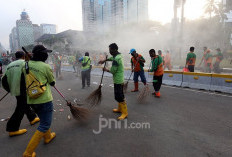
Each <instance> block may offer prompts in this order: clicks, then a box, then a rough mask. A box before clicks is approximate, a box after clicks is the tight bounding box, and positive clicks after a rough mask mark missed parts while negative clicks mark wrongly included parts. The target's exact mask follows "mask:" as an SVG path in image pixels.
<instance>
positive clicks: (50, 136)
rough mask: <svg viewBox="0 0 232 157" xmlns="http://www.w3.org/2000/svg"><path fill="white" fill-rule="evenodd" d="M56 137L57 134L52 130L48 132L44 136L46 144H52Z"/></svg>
mask: <svg viewBox="0 0 232 157" xmlns="http://www.w3.org/2000/svg"><path fill="white" fill-rule="evenodd" d="M55 137H56V133H55V132H52V133H51V129H49V130H48V131H47V132H45V134H44V143H45V144H48V143H50V142H51V141H52V140H53V139H54V138H55Z"/></svg>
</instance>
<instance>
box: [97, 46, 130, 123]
mask: <svg viewBox="0 0 232 157" xmlns="http://www.w3.org/2000/svg"><path fill="white" fill-rule="evenodd" d="M109 51H110V54H111V55H112V57H110V58H108V59H107V60H103V61H99V64H103V63H105V62H106V61H112V67H111V68H110V70H109V69H107V68H103V70H104V71H107V72H109V73H111V74H113V81H114V98H115V100H116V101H117V102H118V108H117V109H113V112H116V113H122V115H121V116H120V117H118V119H119V120H123V119H125V118H126V117H127V116H128V112H127V104H126V100H125V97H124V93H123V85H124V64H123V57H122V54H121V53H119V52H118V46H117V44H115V43H112V44H110V45H109Z"/></svg>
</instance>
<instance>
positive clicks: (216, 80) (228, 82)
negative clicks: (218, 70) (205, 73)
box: [210, 74, 232, 93]
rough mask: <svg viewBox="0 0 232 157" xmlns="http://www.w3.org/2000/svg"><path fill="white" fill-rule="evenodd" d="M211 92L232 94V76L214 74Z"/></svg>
mask: <svg viewBox="0 0 232 157" xmlns="http://www.w3.org/2000/svg"><path fill="white" fill-rule="evenodd" d="M210 90H211V91H219V92H224V93H232V75H225V74H212V81H211V86H210Z"/></svg>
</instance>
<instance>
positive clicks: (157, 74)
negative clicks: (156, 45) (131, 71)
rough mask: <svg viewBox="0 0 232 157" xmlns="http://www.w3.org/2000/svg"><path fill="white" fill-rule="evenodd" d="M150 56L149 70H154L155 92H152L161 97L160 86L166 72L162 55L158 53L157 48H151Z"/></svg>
mask: <svg viewBox="0 0 232 157" xmlns="http://www.w3.org/2000/svg"><path fill="white" fill-rule="evenodd" d="M149 54H150V57H151V65H152V66H151V69H150V70H149V72H154V76H153V87H154V90H155V92H154V93H152V95H155V97H158V98H160V96H161V95H160V88H161V85H162V79H163V74H164V69H163V60H162V57H161V56H159V55H156V53H155V50H154V49H151V50H150V51H149Z"/></svg>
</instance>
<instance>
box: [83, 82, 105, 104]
mask: <svg viewBox="0 0 232 157" xmlns="http://www.w3.org/2000/svg"><path fill="white" fill-rule="evenodd" d="M101 100H102V92H101V85H100V86H99V87H98V89H96V90H95V91H93V92H92V93H91V94H90V95H89V96H88V97H87V98H86V99H85V101H86V102H87V103H89V104H90V105H91V106H96V105H99V104H100V103H101Z"/></svg>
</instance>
